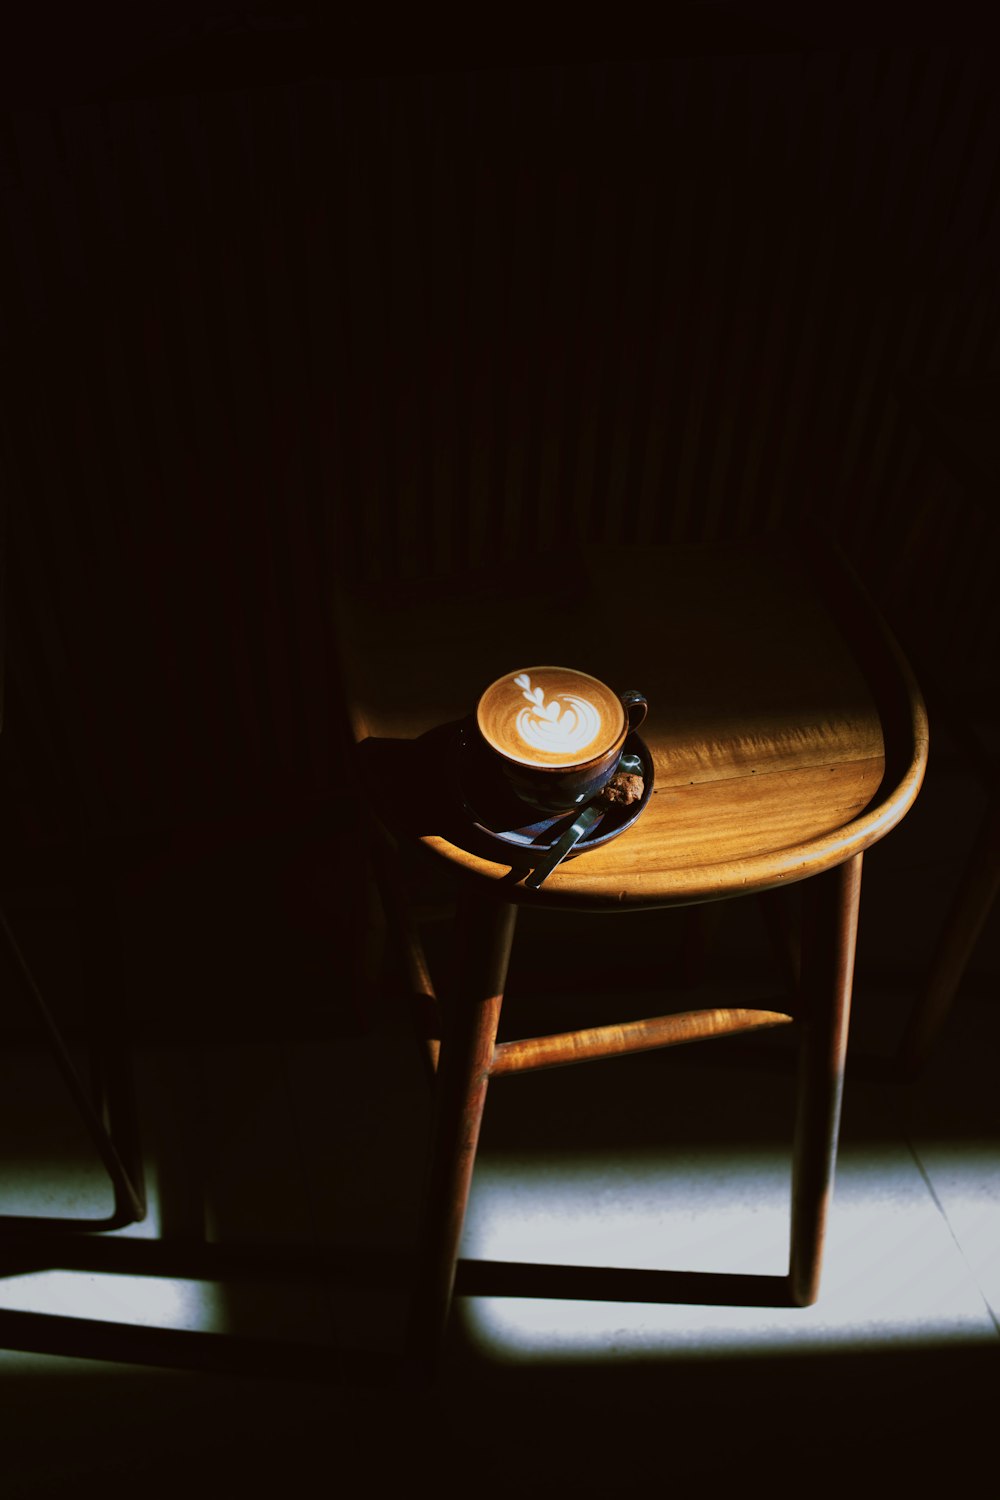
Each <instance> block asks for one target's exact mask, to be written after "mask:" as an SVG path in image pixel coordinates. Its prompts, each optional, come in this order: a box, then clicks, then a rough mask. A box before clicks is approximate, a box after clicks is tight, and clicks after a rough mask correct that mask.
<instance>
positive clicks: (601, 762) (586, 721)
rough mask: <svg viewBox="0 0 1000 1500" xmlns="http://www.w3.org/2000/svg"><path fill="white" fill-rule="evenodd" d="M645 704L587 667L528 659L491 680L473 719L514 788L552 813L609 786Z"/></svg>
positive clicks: (532, 804) (531, 803)
mask: <svg viewBox="0 0 1000 1500" xmlns="http://www.w3.org/2000/svg"><path fill="white" fill-rule="evenodd" d="M646 709H647V703H646V699H645V697H644V695H643V694H642V693H640V692H636V691H630V692H626V693H616V692H615V691H614V689H613V688H610V687H608V685H607V684H606V683H604V682H601V681H600V680H599V679H598V678H596V677H592V676H590V674H589V673H587V672H580V671H576V670H574V669H573V668H570V667H523V668H520V669H519V670H517V671H514V672H507V673H505V674H504V676H503V677H498V678H497V680H496V681H495V682H492V683H491V684H490V686H489V687H488V688H487V689H486V690H485V692H484V693H483V694H482V696H481V697H480V699H479V702H478V704H477V705H476V715H475V720H476V729H477V732H478V736H479V741H480V744H481V745H482V747H483V749H484V751H485V753H486V755H487V756H488V757H489V758H490V760H491V761H492V763H493V764H494V765H495V766H496V768H497V769H498V770H499V771H500V773H501V774H502V775H503V777H504V778H505V780H506V781H507V783H508V785H509V786H510V788H511V790H512V791H513V792H514V793H515V794H516V795H517V796H518V797H519V798H520V799H521V801H522V802H525V803H527V804H528V805H529V806H530V807H532V808H535V809H537V811H539V812H541V813H545V814H550V815H555V814H558V813H563V812H571V811H572V810H573V809H574V808H576V807H580V806H582V804H583V803H585V802H589V801H590V800H591V798H592V797H596V796H597V794H598V792H600V791H602V790H603V789H604V787H605V786H606V785H607V783H608V782H609V781H610V780H611V778H612V776H613V775H614V774H615V771H616V770H617V769H618V762H619V760H620V759H621V753H622V747H623V746H624V744H625V740H626V737H627V736H628V734H629V733H630V732H631V731H632V730H634V729H638V727H639V725H640V724H641V723H642V721H643V719H644V718H645V717H646Z"/></svg>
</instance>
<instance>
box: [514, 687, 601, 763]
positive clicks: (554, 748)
mask: <svg viewBox="0 0 1000 1500" xmlns="http://www.w3.org/2000/svg"><path fill="white" fill-rule="evenodd" d="M514 681H515V683H516V684H517V686H518V687H519V688H522V689H523V697H525V698H527V700H528V702H529V703H530V704H531V707H530V708H522V709H521V710H520V711H519V713H518V715H517V732H518V734H519V735H520V736H521V738H522V740H524V742H525V744H527V745H530V746H531V747H532V749H533V750H548V751H550V752H551V753H552V754H554V755H566V754H570V753H571V752H573V751H576V750H586V748H587V746H588V745H591V744H593V742H594V740H596V738H597V735H598V733H599V731H600V728H601V716H600V714H599V713H598V711H597V709H596V708H595V707H594V705H593V704H592V703H589V702H588V701H587V699H586V698H580V697H578V696H577V694H576V693H561V694H560V695H559V696H557V697H555V698H550V699H549V701H548V702H547V703H546V701H545V691H544V689H543V688H540V687H535V688H533V687H532V686H531V678H530V677H529V676H528V675H527V674H526V673H523V672H522V673H521V674H520V676H518V677H515V678H514Z"/></svg>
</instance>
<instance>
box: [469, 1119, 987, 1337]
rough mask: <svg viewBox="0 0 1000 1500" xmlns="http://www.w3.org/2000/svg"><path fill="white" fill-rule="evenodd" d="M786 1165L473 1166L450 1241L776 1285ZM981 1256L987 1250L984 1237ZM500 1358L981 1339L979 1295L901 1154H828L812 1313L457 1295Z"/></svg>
mask: <svg viewBox="0 0 1000 1500" xmlns="http://www.w3.org/2000/svg"><path fill="white" fill-rule="evenodd" d="M789 1197H790V1195H789V1183H788V1165H787V1158H786V1157H783V1156H781V1155H779V1154H778V1153H774V1154H773V1155H768V1154H765V1153H756V1154H752V1155H751V1154H746V1155H744V1156H743V1157H742V1158H736V1159H735V1162H734V1158H733V1156H732V1154H731V1153H727V1154H726V1155H725V1156H723V1155H722V1154H721V1153H719V1154H715V1153H712V1152H708V1151H703V1152H699V1153H697V1154H695V1155H692V1156H691V1157H689V1158H688V1159H686V1160H685V1161H684V1162H683V1163H677V1162H676V1161H674V1162H669V1163H661V1164H660V1165H659V1166H658V1165H657V1163H656V1162H655V1160H652V1159H648V1158H647V1159H639V1160H636V1161H632V1160H627V1159H626V1160H623V1159H619V1160H618V1161H617V1162H611V1161H594V1162H590V1163H587V1162H577V1163H575V1164H574V1165H573V1166H572V1167H569V1168H567V1167H566V1166H564V1165H561V1164H560V1163H558V1162H557V1161H550V1162H548V1163H546V1164H544V1165H542V1166H539V1164H538V1163H537V1162H536V1163H535V1164H534V1165H533V1166H532V1165H529V1164H527V1163H526V1162H524V1161H520V1162H518V1163H513V1162H502V1161H499V1162H481V1163H480V1164H479V1167H478V1169H477V1176H476V1181H475V1187H474V1192H473V1201H472V1204H471V1206H470V1212H469V1218H468V1220H467V1225H466V1233H465V1237H464V1240H463V1245H462V1253H463V1255H464V1256H467V1257H470V1258H475V1259H479V1260H499V1261H526V1262H540V1263H544V1264H567V1265H591V1266H616V1267H629V1268H631V1267H642V1268H647V1269H651V1270H655V1269H663V1270H674V1271H697V1272H716V1273H719V1272H731V1273H740V1274H749V1275H783V1274H784V1272H785V1271H786V1270H787V1254H788V1248H787V1247H788V1212H789ZM994 1244H995V1240H994ZM458 1306H459V1309H460V1312H461V1314H462V1315H463V1316H464V1319H465V1321H466V1325H467V1328H468V1331H469V1334H470V1336H471V1337H472V1338H473V1340H474V1342H475V1343H476V1344H477V1346H478V1347H479V1348H480V1349H481V1351H482V1352H483V1353H485V1354H487V1355H488V1356H489V1357H491V1358H493V1359H497V1360H502V1361H515V1362H516V1361H520V1360H531V1361H538V1360H545V1359H552V1360H556V1361H558V1360H560V1359H564V1358H567V1357H572V1358H573V1359H577V1360H578V1359H581V1358H583V1359H593V1360H598V1359H602V1358H610V1357H615V1358H620V1357H621V1356H623V1355H625V1356H630V1357H633V1358H635V1357H645V1358H669V1357H671V1356H673V1355H683V1356H684V1357H686V1358H690V1357H692V1356H699V1357H700V1356H713V1355H721V1354H728V1355H731V1354H738V1353H755V1354H759V1353H763V1352H779V1351H782V1350H792V1349H794V1350H795V1351H796V1352H798V1353H806V1352H811V1351H814V1350H818V1349H820V1348H830V1349H832V1348H835V1347H841V1348H850V1347H855V1348H861V1347H865V1348H873V1347H879V1346H893V1345H898V1344H899V1343H901V1342H903V1343H905V1342H913V1341H919V1342H921V1343H927V1342H928V1341H930V1342H936V1341H940V1340H963V1341H968V1340H973V1341H978V1340H995V1339H996V1330H995V1327H994V1324H993V1320H992V1318H991V1316H990V1313H989V1309H988V1307H987V1305H986V1303H985V1301H984V1298H983V1295H982V1293H981V1291H980V1289H979V1287H978V1285H977V1283H976V1280H975V1278H974V1276H973V1275H972V1274H971V1272H970V1270H969V1268H968V1266H966V1265H965V1264H964V1263H963V1261H962V1260H961V1258H960V1257H958V1256H956V1254H955V1244H954V1239H953V1236H952V1233H951V1230H950V1228H949V1225H948V1223H947V1222H946V1220H945V1219H944V1217H943V1216H942V1214H941V1213H940V1212H939V1210H938V1208H937V1206H936V1205H935V1203H934V1202H933V1200H932V1199H931V1197H930V1196H929V1195H928V1193H927V1191H926V1188H925V1186H924V1183H923V1180H922V1178H921V1175H920V1172H919V1170H918V1169H917V1166H916V1164H915V1162H914V1161H913V1159H912V1157H911V1156H910V1155H909V1153H907V1152H905V1151H903V1150H901V1149H900V1150H896V1149H892V1148H889V1149H886V1150H885V1151H875V1150H867V1149H857V1148H856V1149H854V1150H849V1151H845V1152H844V1153H842V1156H841V1161H840V1167H839V1172H838V1178H837V1189H836V1196H835V1199H834V1204H833V1208H832V1210H831V1216H830V1222H829V1228H828V1237H827V1248H826V1256H825V1266H824V1278H823V1286H822V1291H821V1296H820V1300H819V1302H818V1303H817V1304H816V1305H815V1306H814V1307H810V1308H772V1307H765V1308H755V1307H728V1306H724V1307H707V1306H690V1305H676V1304H666V1305H661V1304H651V1303H641V1304H639V1303H637V1304H628V1305H626V1304H622V1303H617V1302H616V1303H607V1302H604V1303H602V1302H579V1301H570V1300H567V1301H559V1300H555V1299H551V1300H550V1299H544V1300H543V1299H528V1298H501V1297H492V1298H491V1297H465V1298H460V1299H458Z"/></svg>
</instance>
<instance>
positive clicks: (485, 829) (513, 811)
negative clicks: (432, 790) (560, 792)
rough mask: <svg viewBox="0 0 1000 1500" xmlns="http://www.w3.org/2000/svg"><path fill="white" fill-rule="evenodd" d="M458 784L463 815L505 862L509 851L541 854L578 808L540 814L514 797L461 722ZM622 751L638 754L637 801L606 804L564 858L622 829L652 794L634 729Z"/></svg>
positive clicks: (649, 763) (648, 761)
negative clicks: (640, 783)
mask: <svg viewBox="0 0 1000 1500" xmlns="http://www.w3.org/2000/svg"><path fill="white" fill-rule="evenodd" d="M455 748H456V759H457V778H456V779H457V784H458V788H459V792H460V795H461V799H462V805H463V807H464V810H465V814H466V816H467V817H468V818H469V819H470V821H471V823H472V826H473V828H474V829H475V831H476V833H477V834H479V836H480V838H482V839H485V840H486V841H487V842H488V843H490V844H492V845H493V846H494V853H495V854H496V857H497V859H498V860H500V861H503V860H506V861H507V862H508V863H509V862H510V860H511V856H512V855H521V856H522V857H523V856H525V855H527V856H528V861H530V860H532V859H533V858H534V857H536V856H538V855H541V854H544V853H545V852H546V850H548V849H550V848H551V847H552V846H553V844H555V843H556V842H557V841H558V839H559V838H560V836H561V835H562V834H563V833H564V832H565V831H566V829H567V828H569V827H570V826H571V825H572V824H573V822H574V821H575V819H576V818H577V816H578V815H579V811H580V809H579V808H576V809H575V810H574V811H571V812H568V813H558V814H557V815H556V816H555V817H551V816H550V817H545V816H542V815H541V814H539V813H538V811H537V810H536V809H535V808H532V807H529V806H528V805H527V804H526V803H524V802H522V801H521V800H520V798H519V797H515V795H514V794H513V792H512V791H511V790H510V788H509V787H508V785H507V783H506V781H505V780H504V778H503V776H502V774H501V773H500V772H499V771H498V770H497V769H496V768H495V767H494V766H493V765H492V764H491V762H490V759H489V757H488V756H487V755H485V754H484V753H483V751H482V749H481V748H480V746H479V745H478V744H477V742H476V738H475V731H474V730H473V729H472V728H471V727H470V726H469V725H467V724H463V725H462V726H461V727H460V728H459V730H458V734H457V736H456V746H455ZM622 753H623V754H632V755H638V757H639V759H640V761H641V762H642V779H643V788H642V796H641V797H640V799H639V801H638V802H637V803H632V805H631V806H629V807H621V806H611V807H609V808H608V809H607V811H606V812H604V813H603V814H602V815H601V817H599V818H598V819H597V821H596V823H594V825H593V827H591V828H590V829H589V830H588V831H587V833H586V834H584V836H583V838H582V839H581V840H580V842H579V843H578V844H577V846H576V848H575V849H574V850H573V851H572V853H571V854H569V855H568V856H567V858H568V859H575V858H576V857H577V855H578V854H585V853H586V851H587V850H588V849H596V848H599V847H600V845H601V844H608V843H610V842H611V840H612V839H616V838H617V837H618V835H619V834H621V833H624V832H625V830H626V829H627V828H631V827H632V824H633V823H634V822H635V821H636V819H637V818H639V817H640V816H641V815H642V812H643V809H644V808H645V807H646V804H647V803H648V802H649V799H650V797H651V796H652V794H653V758H652V756H651V755H650V753H649V749H648V747H647V746H646V744H645V742H644V741H643V740H642V739H641V737H640V736H639V735H638V734H630V735H629V736H628V737H627V739H626V740H625V745H624V748H623V752H622Z"/></svg>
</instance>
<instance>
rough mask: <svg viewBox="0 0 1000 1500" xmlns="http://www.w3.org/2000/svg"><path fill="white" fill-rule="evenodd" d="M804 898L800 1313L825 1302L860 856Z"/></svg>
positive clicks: (795, 1191) (795, 1281) (796, 1292)
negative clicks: (825, 1262)
mask: <svg viewBox="0 0 1000 1500" xmlns="http://www.w3.org/2000/svg"><path fill="white" fill-rule="evenodd" d="M805 894H806V898H807V903H806V904H807V912H806V930H805V931H804V933H803V952H802V978H801V985H800V997H801V1002H802V1007H803V1016H802V1028H803V1037H802V1041H801V1044H800V1052H799V1095H798V1108H797V1114H796V1121H795V1147H794V1157H793V1167H792V1239H791V1257H790V1262H789V1290H790V1292H791V1297H792V1301H793V1302H794V1303H795V1304H796V1305H797V1306H799V1307H808V1306H809V1305H810V1304H811V1303H813V1302H815V1301H816V1298H817V1297H818V1295H819V1282H820V1273H821V1271H822V1264H823V1242H824V1238H825V1235H826V1220H827V1211H828V1209H829V1205H830V1198H831V1195H832V1191H833V1175H834V1168H835V1166H836V1160H837V1135H838V1132H839V1129H840V1101H841V1095H842V1093H843V1084H844V1061H845V1058H846V1054H847V1028H848V1022H849V1020H850V1014H851V985H852V981H853V977H854V950H855V942H856V938H857V926H858V907H859V903H860V897H861V855H860V854H856V855H855V856H854V857H853V858H852V859H849V860H847V861H846V863H844V864H842V865H838V866H837V867H836V868H835V869H833V870H829V871H827V872H826V873H825V874H823V875H818V876H816V877H815V878H814V879H813V880H811V881H810V882H809V883H808V886H807V887H806V892H805Z"/></svg>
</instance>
